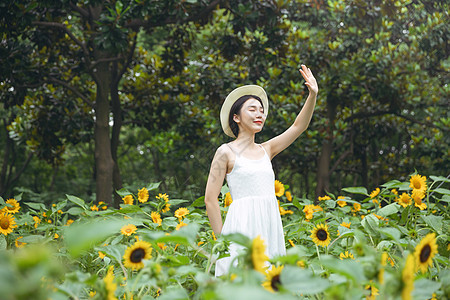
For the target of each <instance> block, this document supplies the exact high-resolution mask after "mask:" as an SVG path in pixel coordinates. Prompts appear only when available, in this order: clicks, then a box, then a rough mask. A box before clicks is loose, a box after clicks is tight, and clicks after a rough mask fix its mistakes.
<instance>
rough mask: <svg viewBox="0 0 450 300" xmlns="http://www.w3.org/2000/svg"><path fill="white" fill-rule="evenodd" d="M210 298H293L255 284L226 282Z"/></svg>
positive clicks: (273, 299)
mask: <svg viewBox="0 0 450 300" xmlns="http://www.w3.org/2000/svg"><path fill="white" fill-rule="evenodd" d="M209 299H220V300H227V299H233V300H248V299H258V300H278V299H280V300H281V299H283V300H289V299H292V298H291V297H289V296H288V295H278V294H275V293H271V292H269V291H266V290H265V289H264V288H261V287H258V286H255V285H250V284H247V285H238V284H230V283H225V284H221V285H219V288H218V289H217V290H216V295H214V296H213V297H211V298H209Z"/></svg>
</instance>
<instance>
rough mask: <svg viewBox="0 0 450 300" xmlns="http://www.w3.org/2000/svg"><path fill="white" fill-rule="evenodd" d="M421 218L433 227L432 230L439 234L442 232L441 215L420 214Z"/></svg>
mask: <svg viewBox="0 0 450 300" xmlns="http://www.w3.org/2000/svg"><path fill="white" fill-rule="evenodd" d="M421 217H422V220H424V221H425V223H427V224H428V226H430V227H431V228H433V230H434V231H436V232H437V233H439V234H442V219H443V217H441V216H433V215H429V216H427V215H422V216H421Z"/></svg>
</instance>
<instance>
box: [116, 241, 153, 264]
mask: <svg viewBox="0 0 450 300" xmlns="http://www.w3.org/2000/svg"><path fill="white" fill-rule="evenodd" d="M152 250H153V249H152V246H151V245H150V244H149V243H147V242H145V241H137V242H136V243H134V244H133V245H132V246H130V247H128V248H127V250H125V254H124V256H123V258H124V260H125V262H124V266H125V267H127V268H130V269H133V270H140V269H142V268H143V267H144V263H143V262H142V260H144V259H150V258H151V257H152Z"/></svg>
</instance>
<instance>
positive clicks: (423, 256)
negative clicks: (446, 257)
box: [420, 245, 431, 263]
mask: <svg viewBox="0 0 450 300" xmlns="http://www.w3.org/2000/svg"><path fill="white" fill-rule="evenodd" d="M430 254H431V247H430V245H425V247H423V248H422V251H420V262H421V263H424V262H426V261H427V260H428V258H429V257H430Z"/></svg>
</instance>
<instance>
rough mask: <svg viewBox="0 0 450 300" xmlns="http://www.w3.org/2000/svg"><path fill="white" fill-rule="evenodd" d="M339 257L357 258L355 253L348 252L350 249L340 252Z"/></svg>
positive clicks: (342, 258)
mask: <svg viewBox="0 0 450 300" xmlns="http://www.w3.org/2000/svg"><path fill="white" fill-rule="evenodd" d="M339 258H340V259H341V260H344V258H351V259H355V257H354V256H353V254H352V253H350V252H348V251H345V253H341V254H339Z"/></svg>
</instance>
